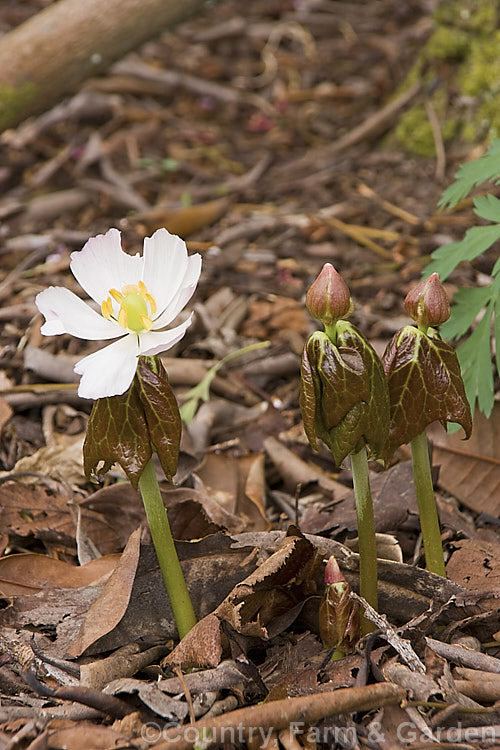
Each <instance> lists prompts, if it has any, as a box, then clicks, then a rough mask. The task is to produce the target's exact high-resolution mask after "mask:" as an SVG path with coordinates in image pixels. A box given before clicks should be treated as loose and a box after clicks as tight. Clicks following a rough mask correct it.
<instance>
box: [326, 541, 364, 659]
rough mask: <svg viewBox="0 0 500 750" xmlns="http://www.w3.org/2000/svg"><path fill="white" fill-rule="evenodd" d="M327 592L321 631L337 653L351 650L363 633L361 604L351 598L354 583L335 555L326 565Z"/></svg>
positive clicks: (327, 645)
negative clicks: (349, 581) (351, 582)
mask: <svg viewBox="0 0 500 750" xmlns="http://www.w3.org/2000/svg"><path fill="white" fill-rule="evenodd" d="M325 584H326V588H325V593H324V594H323V598H322V600H321V603H320V606H319V633H320V636H321V640H322V641H323V643H324V645H325V646H326V647H327V648H334V649H336V654H337V656H336V657H335V658H338V657H339V656H342V655H345V654H348V653H350V652H351V651H352V650H353V648H354V645H355V643H356V642H357V640H358V639H359V636H360V624H359V607H358V605H357V604H356V602H354V601H352V599H351V598H350V593H351V587H350V586H349V584H348V582H347V581H346V579H345V578H344V576H343V575H342V573H341V571H340V568H339V566H338V563H337V561H336V560H335V557H333V555H332V556H331V557H330V559H329V560H328V562H327V564H326V568H325Z"/></svg>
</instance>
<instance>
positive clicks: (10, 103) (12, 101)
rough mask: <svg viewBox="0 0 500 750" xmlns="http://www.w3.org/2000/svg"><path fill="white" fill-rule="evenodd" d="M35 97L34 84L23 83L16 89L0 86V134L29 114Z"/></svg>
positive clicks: (36, 90)
mask: <svg viewBox="0 0 500 750" xmlns="http://www.w3.org/2000/svg"><path fill="white" fill-rule="evenodd" d="M37 96H38V88H37V86H35V84H34V83H23V84H22V85H21V86H19V87H17V88H15V87H14V86H1V85H0V132H1V131H2V130H5V129H6V128H11V127H14V126H15V125H17V124H18V122H20V120H22V119H23V118H24V117H25V116H27V114H31V112H32V104H33V102H34V101H36V99H37Z"/></svg>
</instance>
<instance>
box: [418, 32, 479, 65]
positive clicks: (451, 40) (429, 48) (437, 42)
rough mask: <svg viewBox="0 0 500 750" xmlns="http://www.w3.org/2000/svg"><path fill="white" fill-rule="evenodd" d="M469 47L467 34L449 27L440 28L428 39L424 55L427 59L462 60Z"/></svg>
mask: <svg viewBox="0 0 500 750" xmlns="http://www.w3.org/2000/svg"><path fill="white" fill-rule="evenodd" d="M469 46H470V39H469V34H467V32H466V31H462V30H460V29H454V28H453V27H450V26H440V27H438V28H437V29H436V30H435V31H434V33H433V34H432V35H431V37H430V38H429V40H428V42H427V44H426V46H425V53H426V56H427V57H428V58H431V59H432V58H436V57H437V58H439V59H440V60H450V61H453V60H463V58H464V57H465V56H466V54H467V50H468V49H469Z"/></svg>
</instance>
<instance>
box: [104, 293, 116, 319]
mask: <svg viewBox="0 0 500 750" xmlns="http://www.w3.org/2000/svg"><path fill="white" fill-rule="evenodd" d="M101 312H102V315H103V317H104V318H106V320H111V316H112V315H113V306H112V304H111V298H110V297H108V298H107V299H105V300H103V301H102V303H101Z"/></svg>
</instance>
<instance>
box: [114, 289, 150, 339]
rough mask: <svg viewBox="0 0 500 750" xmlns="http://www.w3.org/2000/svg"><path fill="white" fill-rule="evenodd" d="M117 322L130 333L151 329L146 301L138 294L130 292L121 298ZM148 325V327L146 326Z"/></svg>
mask: <svg viewBox="0 0 500 750" xmlns="http://www.w3.org/2000/svg"><path fill="white" fill-rule="evenodd" d="M118 322H119V324H120V325H121V326H123V327H124V328H128V329H129V330H130V331H136V332H137V333H138V332H139V331H144V329H146V330H149V329H150V328H151V324H150V323H151V321H150V319H149V318H148V307H147V304H146V300H145V299H144V298H143V297H141V295H140V294H135V293H134V292H131V293H129V294H127V295H125V297H124V298H123V300H122V301H121V304H120V312H119V313H118ZM148 323H149V325H148Z"/></svg>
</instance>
